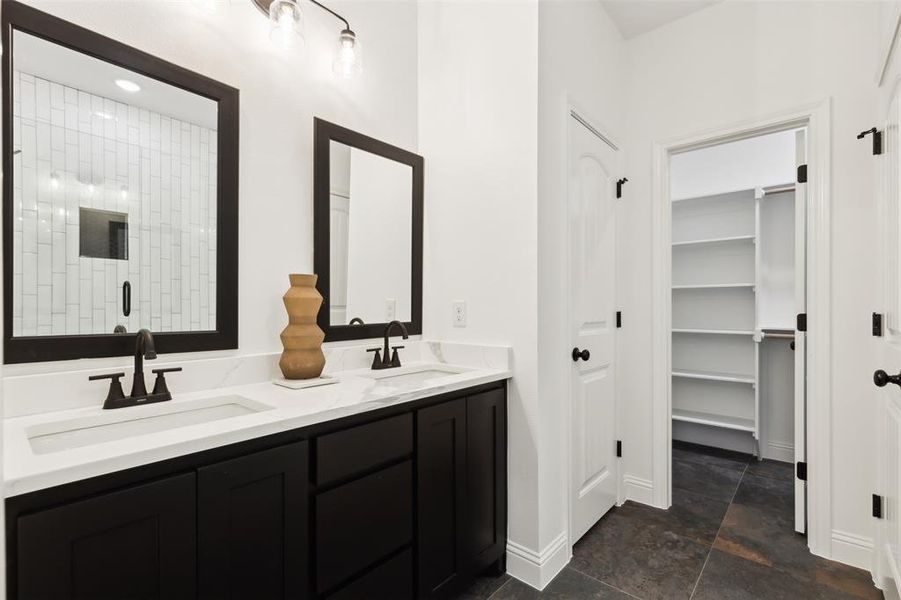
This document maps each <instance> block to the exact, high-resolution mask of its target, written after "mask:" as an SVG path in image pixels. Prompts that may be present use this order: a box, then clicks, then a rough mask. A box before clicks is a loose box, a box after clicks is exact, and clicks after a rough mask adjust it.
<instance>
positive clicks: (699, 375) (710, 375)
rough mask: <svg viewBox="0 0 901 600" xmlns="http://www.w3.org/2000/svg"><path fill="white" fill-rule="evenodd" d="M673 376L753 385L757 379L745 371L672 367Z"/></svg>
mask: <svg viewBox="0 0 901 600" xmlns="http://www.w3.org/2000/svg"><path fill="white" fill-rule="evenodd" d="M673 377H682V378H685V379H701V380H703V381H725V382H727V383H747V384H750V385H754V384H756V383H757V379H756V378H755V377H754V376H753V375H748V374H746V373H722V372H718V371H696V370H689V369H674V370H673Z"/></svg>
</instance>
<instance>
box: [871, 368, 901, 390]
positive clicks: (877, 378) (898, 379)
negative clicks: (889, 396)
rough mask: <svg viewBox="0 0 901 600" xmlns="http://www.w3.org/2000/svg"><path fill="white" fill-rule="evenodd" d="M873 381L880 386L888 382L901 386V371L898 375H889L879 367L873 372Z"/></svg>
mask: <svg viewBox="0 0 901 600" xmlns="http://www.w3.org/2000/svg"><path fill="white" fill-rule="evenodd" d="M873 383H875V384H876V385H877V386H878V387H885V386H886V384H889V383H894V384H895V385H897V386H901V373H898V374H897V375H889V374H888V373H886V372H885V371H883V370H882V369H879V370H878V371H876V372H875V373H873Z"/></svg>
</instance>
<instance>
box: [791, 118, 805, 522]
mask: <svg viewBox="0 0 901 600" xmlns="http://www.w3.org/2000/svg"><path fill="white" fill-rule="evenodd" d="M795 163H796V165H798V166H800V165H806V164H807V130H805V129H801V130H799V131H797V132H796V133H795ZM795 312H796V313H797V314H801V313H806V312H807V183H801V182H798V183H797V184H796V185H795ZM796 327H797V324H796ZM794 447H795V465H797V464H798V463H806V462H807V334H806V333H804V332H802V331H798V330H797V329H796V330H795V440H794ZM795 531H797V532H798V533H807V482H806V481H804V480H802V479H800V478H799V477H798V476H797V472H796V473H795Z"/></svg>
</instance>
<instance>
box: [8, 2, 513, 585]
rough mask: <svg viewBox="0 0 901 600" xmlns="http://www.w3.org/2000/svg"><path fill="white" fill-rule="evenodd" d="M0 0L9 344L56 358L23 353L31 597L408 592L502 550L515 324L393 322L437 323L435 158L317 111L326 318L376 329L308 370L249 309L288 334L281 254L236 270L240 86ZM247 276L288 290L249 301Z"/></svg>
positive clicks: (356, 332) (11, 562) (461, 580)
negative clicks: (507, 330) (500, 341)
mask: <svg viewBox="0 0 901 600" xmlns="http://www.w3.org/2000/svg"><path fill="white" fill-rule="evenodd" d="M3 8H4V10H3V12H2V32H0V33H2V36H0V41H2V47H3V48H4V53H3V56H2V77H3V84H4V85H3V87H4V89H5V90H6V92H5V93H4V94H3V97H2V99H0V100H2V105H3V123H2V124H3V127H2V130H3V142H4V143H3V148H4V152H3V171H4V173H9V174H11V175H10V176H9V177H6V178H4V180H3V216H4V218H3V236H4V247H3V256H4V260H3V279H4V302H3V305H4V311H3V313H4V314H3V319H4V327H3V344H4V352H3V361H4V363H5V364H7V365H10V364H13V363H44V364H43V365H34V367H35V368H34V369H29V368H24V367H26V366H29V367H30V366H31V365H20V366H21V367H23V368H22V369H20V370H18V371H16V372H15V374H11V373H10V371H9V370H7V371H6V372H5V373H4V379H3V388H4V403H3V407H2V408H3V433H4V435H3V446H4V447H3V450H4V452H3V461H4V469H3V491H4V498H5V502H6V520H5V523H6V551H7V552H6V560H7V571H6V572H7V578H6V580H7V586H8V587H7V592H8V594H7V595H8V597H9V598H28V599H31V598H54V599H57V598H91V599H94V598H111V599H122V598H164V599H175V598H196V597H200V598H216V599H218V598H225V597H231V598H240V599H244V598H247V599H250V598H253V599H268V598H310V599H313V598H330V599H342V600H350V599H361V598H367V599H385V600H388V599H391V600H403V599H405V598H433V597H434V598H438V597H447V596H450V595H453V594H454V593H455V592H456V591H459V590H461V589H463V588H464V587H465V586H467V585H468V584H469V583H470V582H471V581H472V580H473V578H474V577H475V575H476V574H477V573H479V572H481V571H484V570H486V569H495V570H497V571H500V572H503V571H504V570H505V564H504V556H505V551H506V517H507V515H506V511H507V497H506V494H507V478H506V477H507V460H506V459H507V456H506V453H507V443H506V415H507V413H506V385H507V384H506V381H507V379H508V378H509V377H510V374H511V369H510V365H511V361H510V357H509V348H506V347H488V346H472V345H468V346H467V345H466V344H446V343H440V342H427V341H422V340H420V339H410V340H409V341H407V342H404V345H399V346H390V348H389V337H390V336H391V334H392V333H396V332H401V333H402V335H403V337H404V339H405V340H406V339H407V338H408V334H409V336H417V335H420V334H421V333H422V331H423V329H422V313H423V302H422V300H423V299H422V281H423V252H422V250H423V215H424V209H425V208H424V194H423V179H424V159H423V157H421V156H418V155H416V154H414V153H412V152H410V151H408V150H404V149H402V148H399V147H395V146H392V145H390V144H387V143H385V142H382V141H380V140H377V139H375V138H371V137H369V136H367V135H364V134H362V133H359V132H355V131H352V130H349V129H346V128H344V127H342V126H340V125H337V124H334V123H329V122H326V121H323V120H321V119H316V120H315V121H314V123H313V127H314V131H313V133H314V157H313V158H314V198H313V207H314V211H313V213H314V224H313V225H314V240H313V246H314V247H313V251H314V252H313V255H314V261H313V263H314V264H313V270H314V271H315V272H316V273H317V275H318V282H319V283H318V289H319V291H320V293H321V294H322V296H323V298H324V300H325V302H324V306H323V308H322V309H321V310H320V313H319V315H318V323H319V325H320V327H321V329H322V330H323V333H324V336H325V340H326V341H327V342H332V341H339V342H346V341H348V340H369V342H366V345H364V346H358V347H351V346H341V347H339V348H335V347H333V348H327V349H326V367H325V373H326V374H327V375H328V377H329V378H330V379H329V380H328V381H319V382H317V383H328V385H321V386H320V387H309V388H307V389H289V388H287V387H284V385H285V384H286V383H296V381H293V380H292V381H291V382H286V381H285V380H284V379H282V378H281V374H280V373H279V372H278V368H277V364H278V358H279V357H278V354H276V353H268V354H267V353H263V354H258V353H255V352H259V350H254V349H258V348H264V349H266V352H268V349H270V348H272V347H273V346H272V344H271V343H266V342H264V341H260V340H256V343H255V344H249V347H250V348H251V350H250V352H249V353H248V350H247V348H246V347H245V348H242V349H240V350H241V352H237V350H238V320H239V316H242V317H243V316H247V315H250V316H251V317H252V318H253V319H254V322H253V324H252V327H245V335H246V331H247V330H253V331H254V333H255V334H259V335H262V336H266V335H271V341H272V342H273V343H274V342H275V340H276V337H277V335H278V331H277V329H276V328H275V327H273V325H272V324H273V322H274V320H273V319H269V318H268V316H267V315H265V314H263V315H261V313H260V310H268V309H271V308H272V306H274V305H276V301H277V299H278V295H280V294H281V291H280V290H281V289H282V285H283V284H282V282H283V281H284V275H283V274H279V277H278V284H277V285H278V288H275V287H273V286H274V285H275V283H274V281H275V280H274V278H273V277H271V274H266V273H263V274H262V275H260V274H259V273H256V274H255V275H254V278H253V279H251V278H246V279H240V278H239V276H238V252H239V244H238V239H239V227H238V215H239V212H240V211H239V206H238V191H239V186H238V173H239V172H240V166H239V164H238V157H239V156H240V152H239V136H238V128H239V124H240V119H239V96H240V92H239V90H238V89H237V88H235V87H232V86H230V85H227V84H225V83H222V82H219V81H215V80H213V79H210V78H208V77H206V76H204V75H202V74H199V73H194V72H192V71H189V70H187V69H185V68H183V67H181V66H179V65H175V64H172V63H169V62H166V61H164V60H161V59H160V58H158V57H154V56H152V55H150V54H147V53H146V52H143V51H141V50H139V49H136V48H132V47H130V46H127V45H125V44H123V43H121V42H119V41H116V40H114V39H111V38H107V37H104V36H102V35H99V34H98V33H96V32H93V31H90V30H88V29H85V28H83V27H80V26H78V25H75V24H73V23H69V22H66V21H63V20H62V19H59V18H57V17H54V16H52V15H50V14H47V13H44V12H41V11H38V10H36V9H34V8H32V7H30V6H27V5H24V4H21V3H18V2H13V1H4V3H3ZM76 159H77V160H76ZM299 200H300V199H299ZM253 210H258V208H254V209H253ZM298 225H300V224H298ZM292 227H295V225H293V224H292ZM268 233H269V232H268V230H267V234H268ZM299 260H301V261H302V260H303V259H299ZM248 264H254V263H253V262H249V263H248ZM300 264H301V267H300V268H307V269H308V268H309V266H308V265H307V266H306V267H304V266H303V265H304V264H305V263H304V262H301V263H300ZM255 266H256V265H255ZM240 286H243V287H244V288H245V289H246V288H247V287H249V286H254V287H258V286H259V287H260V288H261V289H263V290H274V289H278V290H279V291H278V292H273V293H272V294H271V295H268V296H267V295H265V294H264V296H263V297H264V299H262V300H261V299H260V298H256V299H257V301H258V305H257V306H251V307H250V309H245V310H247V314H246V315H239V311H238V295H239V294H238V291H239V287H240ZM263 297H261V298H263ZM133 298H134V302H132V299H133ZM270 300H271V302H269V301H270ZM267 307H268V308H267ZM245 324H246V322H245ZM264 330H265V331H264ZM260 331H263V333H262V334H260ZM267 332H268V333H267ZM380 336H383V337H384V339H383V345H382V347H381V348H380V350H381V352H382V356H381V357H379V354H378V352H375V350H376V349H375V348H373V346H376V345H379V344H378V343H377V342H372V340H373V339H374V338H378V337H380ZM258 337H259V336H258ZM245 339H246V338H245ZM154 340H155V342H154ZM361 343H364V342H361ZM211 350H232V351H233V352H231V353H227V354H225V353H219V354H215V355H210V354H207V355H205V356H202V357H200V358H193V359H192V358H191V357H190V356H189V355H187V354H186V353H191V352H198V351H211ZM389 350H390V357H389ZM367 351H368V352H373V353H374V354H370V353H368V352H367ZM133 352H134V355H135V366H134V372H131V371H130V369H127V368H126V367H125V365H126V364H127V363H126V362H122V361H120V360H118V359H117V358H116V357H122V356H128V355H130V354H132V353H133ZM158 353H159V354H160V355H164V354H175V353H177V354H178V356H177V359H176V362H169V361H170V360H171V359H168V358H166V357H163V356H161V357H160V358H161V359H162V360H158V361H156V359H157V354H158ZM142 356H143V358H144V359H147V360H155V361H156V362H160V363H164V364H162V365H155V366H157V367H162V368H157V369H155V370H154V372H155V373H157V375H158V378H157V381H156V384H155V385H154V386H153V390H152V391H149V392H148V390H147V389H146V386H145V384H144V381H143V377H144V374H143V370H144V367H143V362H142V360H143V359H142V358H141V357H142ZM373 357H374V360H373ZM88 358H93V359H101V358H102V359H104V360H101V361H96V362H79V363H63V364H62V365H60V366H58V367H56V366H55V364H54V363H53V361H69V360H75V359H88ZM401 365H403V366H401ZM370 366H371V367H372V368H370ZM164 373H170V374H171V375H172V377H171V380H170V381H169V383H168V384H166V383H165V379H164V378H163V377H162V375H163V374H164ZM122 378H124V379H126V380H127V379H131V381H132V382H133V384H132V386H131V392H130V393H129V394H128V395H127V396H126V395H125V393H124V391H123V388H122V385H121V382H120V381H119V380H120V379H122ZM276 379H278V380H279V381H278V383H279V384H280V385H273V380H276ZM89 380H91V381H92V382H89ZM98 380H103V381H100V382H99V383H98ZM107 381H110V382H111V383H107ZM104 386H110V387H109V390H110V391H109V392H108V393H107V400H106V402H104V399H103V395H104V390H105V387H104ZM170 392H171V393H170ZM112 409H115V410H112Z"/></svg>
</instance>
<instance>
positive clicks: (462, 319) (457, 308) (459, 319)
mask: <svg viewBox="0 0 901 600" xmlns="http://www.w3.org/2000/svg"><path fill="white" fill-rule="evenodd" d="M453 317H454V327H466V302H454V315H453Z"/></svg>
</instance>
